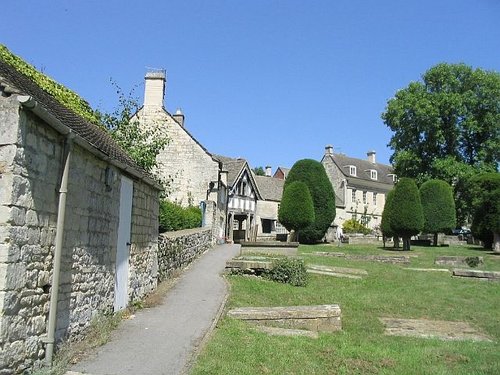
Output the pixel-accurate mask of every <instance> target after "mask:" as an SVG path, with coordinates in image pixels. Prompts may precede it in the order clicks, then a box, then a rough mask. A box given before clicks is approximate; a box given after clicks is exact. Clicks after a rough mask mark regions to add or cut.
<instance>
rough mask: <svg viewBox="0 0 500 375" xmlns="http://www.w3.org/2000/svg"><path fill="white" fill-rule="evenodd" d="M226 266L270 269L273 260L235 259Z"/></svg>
mask: <svg viewBox="0 0 500 375" xmlns="http://www.w3.org/2000/svg"><path fill="white" fill-rule="evenodd" d="M226 268H229V269H233V270H234V269H240V270H270V269H271V268H272V262H269V261H263V260H248V259H233V260H229V261H227V262H226Z"/></svg>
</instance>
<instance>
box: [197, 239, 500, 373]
mask: <svg viewBox="0 0 500 375" xmlns="http://www.w3.org/2000/svg"><path fill="white" fill-rule="evenodd" d="M317 251H333V252H338V251H341V252H344V253H346V254H367V255H368V254H370V255H372V254H373V255H410V256H412V258H411V264H410V265H409V266H408V265H393V264H385V263H376V262H370V261H361V260H347V259H344V258H336V257H321V256H314V255H313V254H312V253H313V252H317ZM299 253H300V255H302V256H303V258H304V259H305V261H306V263H308V264H322V265H329V266H339V267H351V268H360V269H364V270H366V271H368V276H365V277H364V278H363V279H362V280H353V279H344V278H334V277H330V276H324V275H310V278H309V284H308V286H307V287H293V286H290V285H287V284H278V283H274V282H271V281H267V280H263V279H259V278H255V277H246V276H228V280H229V282H230V284H231V296H230V299H229V302H228V308H235V307H243V306H287V305H289V306H291V305H317V304H339V305H340V307H341V309H342V325H343V330H342V331H341V332H337V333H320V337H319V339H311V338H306V337H279V336H268V335H266V334H265V333H260V332H257V331H256V330H255V329H253V328H252V326H251V325H248V324H246V323H244V322H241V321H237V320H234V319H231V318H228V317H224V318H223V319H221V321H220V323H219V325H218V327H217V329H216V330H215V331H214V334H213V336H212V338H211V340H210V341H209V343H208V345H207V346H206V347H205V349H204V351H203V352H202V353H201V355H200V357H199V358H198V362H197V364H196V366H195V367H194V369H193V371H192V374H195V375H197V374H231V375H233V374H240V375H241V374H500V344H499V343H500V282H488V281H481V280H475V279H461V278H452V277H451V273H444V272H420V271H410V270H405V269H404V268H405V267H418V268H444V266H438V265H435V264H434V259H435V257H436V256H437V255H462V256H483V257H484V264H483V265H481V266H479V267H478V269H484V270H496V271H500V256H495V255H491V254H489V253H487V252H484V251H482V249H480V248H479V247H462V246H455V247H448V248H446V247H440V248H432V247H416V246H415V247H413V246H412V250H411V251H410V252H404V253H403V252H397V251H391V250H383V249H381V248H379V247H376V246H360V245H345V246H342V247H341V248H340V249H339V248H337V247H336V246H330V245H317V246H300V247H299ZM461 268H467V267H466V266H465V267H461ZM379 317H392V318H408V319H430V320H449V321H463V322H467V323H468V324H470V325H471V326H472V327H474V328H476V329H478V330H480V331H482V332H483V333H485V334H486V335H488V336H489V337H490V338H492V340H493V342H473V341H441V340H437V339H424V338H409V337H395V336H385V335H384V334H383V332H384V327H383V325H382V323H381V322H380V321H379V320H378V318H379Z"/></svg>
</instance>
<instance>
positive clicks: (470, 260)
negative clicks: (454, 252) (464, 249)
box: [465, 257, 481, 268]
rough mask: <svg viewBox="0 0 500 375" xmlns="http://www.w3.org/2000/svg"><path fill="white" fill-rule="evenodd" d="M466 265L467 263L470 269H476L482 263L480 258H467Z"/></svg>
mask: <svg viewBox="0 0 500 375" xmlns="http://www.w3.org/2000/svg"><path fill="white" fill-rule="evenodd" d="M465 263H467V265H468V266H469V267H472V268H474V267H477V266H478V265H479V264H480V263H481V259H479V257H467V258H465Z"/></svg>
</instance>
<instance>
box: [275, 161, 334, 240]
mask: <svg viewBox="0 0 500 375" xmlns="http://www.w3.org/2000/svg"><path fill="white" fill-rule="evenodd" d="M295 181H302V182H304V183H305V184H306V185H307V187H308V188H309V192H310V193H311V197H312V200H313V205H314V222H313V223H312V224H311V225H309V226H307V227H306V228H303V229H301V230H300V231H299V239H300V242H301V243H316V242H318V241H321V239H322V238H323V236H324V235H325V233H326V231H327V229H328V228H329V227H330V224H331V223H332V221H333V219H335V193H334V192H333V187H332V184H331V183H330V180H329V179H328V176H327V174H326V171H325V168H324V167H323V165H322V164H321V163H320V162H318V161H316V160H312V159H302V160H299V161H297V162H296V163H295V164H294V165H293V167H292V168H291V169H290V171H289V172H288V176H287V179H286V181H285V187H284V189H286V187H287V186H288V185H289V184H291V183H292V182H295Z"/></svg>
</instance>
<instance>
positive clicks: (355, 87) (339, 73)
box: [0, 0, 500, 170]
mask: <svg viewBox="0 0 500 375" xmlns="http://www.w3.org/2000/svg"><path fill="white" fill-rule="evenodd" d="M499 20H500V1H498V0H407V1H401V0H378V1H369V0H365V1H360V0H337V1H306V0H302V1H298V0H286V1H285V0H280V1H277V0H275V1H273V0H252V1H244V0H239V1H238V0H226V1H220V0H211V1H201V0H198V1H193V0H184V1H160V0H157V1H150V0H142V1H118V0H107V1H103V0H87V1H83V0H81V1H78V0H71V1H70V0H66V1H62V0H51V1H49V0H45V1H42V0H40V1H28V2H23V3H22V4H21V3H19V2H14V1H9V2H5V3H3V4H2V31H1V32H0V43H3V44H5V45H6V46H7V47H8V48H9V49H10V50H11V51H12V52H14V53H15V54H17V55H19V56H21V57H22V58H24V59H25V60H26V61H28V62H30V63H31V64H33V65H35V66H36V67H37V68H39V69H42V70H43V71H44V72H45V73H46V74H48V75H49V76H51V77H52V78H54V79H55V80H57V81H59V82H61V83H63V84H64V85H66V86H67V87H69V88H71V89H73V90H74V91H76V92H77V93H78V94H80V95H81V96H82V97H83V98H85V99H86V100H87V101H89V102H90V104H91V105H92V106H93V107H95V108H99V109H103V110H107V111H110V110H112V109H113V108H114V107H115V106H116V105H117V95H116V93H115V90H114V89H113V87H112V85H111V84H110V78H112V79H113V80H114V81H116V82H117V83H118V84H119V85H120V86H121V87H122V89H123V90H124V91H125V92H129V91H130V90H132V89H133V88H134V87H135V88H136V89H135V96H137V97H138V98H139V99H140V101H141V102H142V96H143V90H144V83H143V78H144V74H145V72H146V69H147V68H148V67H152V68H165V69H166V70H167V76H168V78H167V80H168V82H167V92H166V98H165V101H166V103H165V104H166V108H167V110H169V111H170V112H174V111H175V110H176V108H178V107H180V108H182V110H183V112H184V114H185V116H186V120H185V124H186V127H187V128H188V129H189V131H190V132H191V133H192V134H193V135H194V136H195V137H196V138H197V139H198V141H200V142H201V143H202V144H203V145H204V146H205V147H206V148H207V149H208V150H209V151H210V152H212V153H217V154H223V155H226V156H232V157H244V158H246V159H247V160H248V161H249V162H250V164H251V165H252V166H265V165H271V166H272V167H273V170H274V169H275V168H276V167H277V166H285V167H291V166H292V164H293V163H294V162H295V161H297V160H299V159H302V158H312V159H317V160H319V159H320V158H321V156H322V155H323V152H324V147H325V145H327V144H332V145H333V146H334V149H335V150H336V151H337V152H342V153H345V154H347V155H349V156H353V157H359V158H365V157H366V151H368V150H371V149H373V150H376V151H377V159H378V161H380V162H383V163H388V161H389V157H390V155H391V150H390V149H388V148H387V143H388V142H389V139H390V136H391V132H390V131H389V130H388V129H387V127H386V126H385V125H384V124H383V122H382V120H381V119H380V115H381V113H382V112H383V111H384V108H385V106H386V103H387V100H388V99H389V98H391V97H392V96H393V95H394V93H395V92H396V91H397V90H398V89H401V88H404V87H406V86H407V85H408V83H409V82H410V81H412V80H418V79H419V78H420V76H421V75H422V73H424V72H425V71H426V70H427V69H428V68H430V67H431V66H433V65H435V64H437V63H439V62H449V63H457V62H464V63H466V64H468V65H471V66H473V67H481V68H484V69H487V70H496V71H500V21H499Z"/></svg>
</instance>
